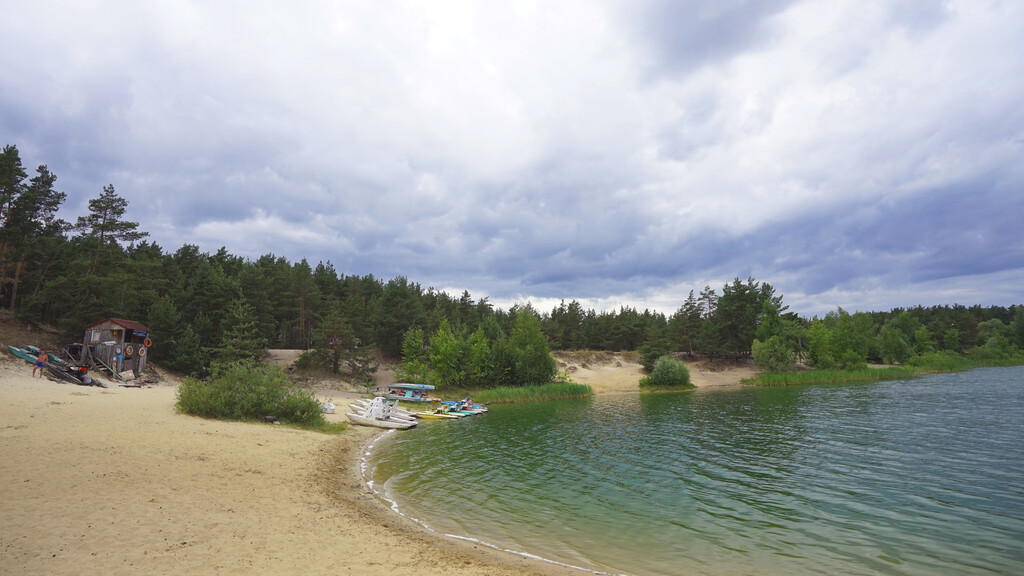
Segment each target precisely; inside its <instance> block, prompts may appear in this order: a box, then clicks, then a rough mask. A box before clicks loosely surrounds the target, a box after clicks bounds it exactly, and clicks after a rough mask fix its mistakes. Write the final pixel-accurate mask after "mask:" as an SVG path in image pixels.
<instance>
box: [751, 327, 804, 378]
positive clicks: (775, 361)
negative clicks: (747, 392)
mask: <svg viewBox="0 0 1024 576" xmlns="http://www.w3.org/2000/svg"><path fill="white" fill-rule="evenodd" d="M750 354H751V356H753V357H754V364H755V365H756V366H757V367H758V368H761V369H762V370H766V371H768V372H773V373H778V372H792V371H793V370H796V362H794V361H793V352H792V351H791V350H790V349H789V346H788V345H787V344H786V341H785V340H784V339H783V338H782V337H781V336H778V335H776V336H772V337H771V338H768V339H767V340H766V341H764V342H761V341H760V340H757V339H755V340H754V343H753V345H752V346H751V353H750Z"/></svg>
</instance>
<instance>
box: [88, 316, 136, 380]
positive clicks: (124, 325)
mask: <svg viewBox="0 0 1024 576" xmlns="http://www.w3.org/2000/svg"><path fill="white" fill-rule="evenodd" d="M148 341H149V328H147V327H145V326H143V325H142V324H140V323H138V322H135V321H133V320H121V319H118V318H107V319H104V320H100V321H99V322H94V323H92V324H90V325H88V326H86V327H85V338H84V340H83V341H82V343H83V344H85V345H86V346H88V347H89V349H90V350H91V351H92V356H93V358H95V359H99V360H102V361H103V363H104V364H106V365H107V366H110V367H111V368H113V369H115V370H116V371H117V372H118V373H121V372H124V371H126V370H131V371H132V372H133V373H134V374H135V375H136V376H138V375H139V374H141V373H142V370H143V369H144V368H145V367H146V352H145V350H146V348H147V347H146V342H148Z"/></svg>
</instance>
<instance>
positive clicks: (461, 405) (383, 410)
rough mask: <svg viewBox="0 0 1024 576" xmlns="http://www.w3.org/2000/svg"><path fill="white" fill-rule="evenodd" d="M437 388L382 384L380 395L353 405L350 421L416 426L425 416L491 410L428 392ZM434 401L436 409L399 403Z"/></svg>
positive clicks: (458, 415) (467, 400) (456, 415)
mask: <svg viewBox="0 0 1024 576" xmlns="http://www.w3.org/2000/svg"><path fill="white" fill-rule="evenodd" d="M433 389H434V387H433V386H431V385H429V384H404V383H399V384H391V385H388V386H378V387H377V392H378V395H377V396H375V397H374V398H373V399H372V400H368V399H362V400H356V401H354V402H352V403H350V404H349V408H351V409H352V412H349V413H346V414H345V417H347V418H348V419H349V420H351V421H353V422H355V423H357V424H362V425H364V426H376V427H378V428H392V429H405V428H412V427H413V426H415V425H416V424H417V423H418V422H419V421H420V420H422V419H454V418H464V417H466V416H474V415H476V414H482V413H484V412H487V408H486V407H484V406H480V405H479V404H474V403H473V401H472V400H471V399H470V398H463V399H462V400H448V401H442V400H440V399H439V398H433V397H430V396H428V395H427V392H428V391H430V390H433ZM399 401H403V402H416V403H433V402H437V403H438V404H437V407H436V408H429V409H426V410H418V411H411V410H406V409H404V408H401V407H399V405H398V402H399Z"/></svg>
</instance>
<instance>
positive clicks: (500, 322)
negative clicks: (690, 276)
mask: <svg viewBox="0 0 1024 576" xmlns="http://www.w3.org/2000/svg"><path fill="white" fill-rule="evenodd" d="M56 182H57V176H56V175H55V174H53V173H52V172H51V171H50V170H49V169H48V168H47V167H46V165H40V166H38V167H37V168H36V171H35V174H34V175H33V176H31V177H29V174H28V172H27V171H26V169H25V168H24V167H23V166H22V162H21V158H20V154H19V152H18V150H17V147H15V146H13V145H8V146H5V147H4V149H3V152H2V154H0V306H2V307H5V308H7V309H9V310H12V311H13V312H14V313H15V314H16V315H17V316H19V317H20V318H23V319H25V320H29V321H32V322H35V323H42V324H47V325H50V326H56V327H57V328H59V329H61V330H62V331H63V332H64V333H65V335H66V337H67V338H68V339H69V340H77V339H79V338H81V330H82V328H83V327H84V326H85V325H86V324H88V323H90V322H93V321H96V320H99V319H102V318H106V317H118V318H126V319H132V320H138V321H140V322H143V323H145V324H146V325H147V326H149V327H150V329H151V331H152V337H153V340H154V342H155V345H154V347H153V348H152V350H151V352H150V353H151V360H153V361H157V362H162V363H164V364H165V365H167V366H169V367H171V368H174V369H178V370H180V371H183V372H186V373H202V371H203V370H204V369H205V368H206V367H208V366H209V365H210V363H211V362H212V361H213V360H215V359H223V360H230V359H233V358H236V357H239V356H243V357H244V356H257V355H259V354H261V353H262V351H264V350H265V349H266V348H267V347H271V348H298V349H303V350H309V351H310V352H309V354H307V355H306V356H305V358H304V362H306V363H308V364H310V365H319V366H324V367H326V368H328V369H331V370H333V371H346V372H349V373H352V374H355V375H357V376H359V377H364V378H365V377H366V376H367V374H369V373H370V372H371V371H372V365H373V361H372V359H371V358H370V351H371V350H377V351H379V352H380V354H382V355H383V357H384V358H387V359H391V360H393V361H397V360H403V361H404V362H403V364H402V366H401V370H403V371H404V374H405V375H406V376H408V377H409V378H419V379H420V380H429V381H432V382H436V383H440V384H442V385H460V386H485V385H497V384H503V385H513V386H515V385H524V384H531V383H542V381H543V380H544V379H548V380H550V379H551V378H552V377H554V375H555V370H554V361H553V360H551V359H550V353H549V351H550V349H555V350H574V349H591V350H640V351H641V352H642V357H643V358H644V362H645V365H646V366H648V367H652V366H653V364H654V361H655V360H656V359H657V358H659V357H661V356H664V355H666V354H670V353H677V354H689V355H701V356H706V357H709V358H723V357H725V358H744V357H754V358H755V360H757V361H758V363H759V364H761V365H762V366H765V367H767V368H770V369H787V368H788V367H790V366H791V365H792V364H793V363H795V362H804V363H806V364H809V365H814V366H821V367H824V366H839V367H842V366H847V365H855V364H857V363H860V362H873V361H878V362H904V361H906V360H907V359H909V358H910V357H912V356H913V355H916V354H921V353H928V352H929V351H945V350H948V351H954V352H957V353H966V352H968V351H973V352H972V353H975V354H981V353H991V354H995V355H999V354H1002V355H1009V356H1013V355H1014V354H1016V353H1018V352H1019V350H1020V349H1021V348H1024V308H1022V307H1020V306H1011V307H1009V308H1005V307H999V306H991V307H980V306H972V307H969V308H968V307H964V306H960V305H953V306H940V307H931V308H923V307H917V308H911V309H896V310H892V311H889V312H857V313H854V314H850V313H848V312H846V311H844V310H842V309H837V310H836V311H835V312H830V313H829V314H827V315H826V316H825V317H823V318H812V319H805V318H801V317H799V316H798V315H797V314H796V313H793V312H790V311H788V307H787V306H786V305H785V304H784V303H783V297H782V296H781V295H779V294H776V291H775V288H774V287H773V286H771V285H770V284H769V283H767V282H759V281H757V280H755V279H753V278H748V279H746V280H740V279H739V278H736V279H734V280H733V281H732V282H730V283H727V284H725V285H723V286H722V288H721V291H720V292H719V291H716V290H715V289H714V288H712V287H711V286H706V287H705V288H704V289H703V290H701V291H700V292H699V293H696V294H695V293H694V292H692V291H691V292H690V294H689V295H688V297H687V298H686V299H685V301H683V302H682V303H681V305H680V307H679V308H678V310H676V311H675V312H674V313H672V314H671V315H668V316H666V315H665V314H663V313H660V312H656V311H651V310H643V311H639V310H637V309H635V308H631V307H628V306H624V307H621V308H619V309H618V310H617V311H595V310H593V309H584V307H583V306H582V305H581V304H580V303H579V302H578V301H576V300H572V301H570V302H568V303H565V302H564V301H563V302H562V303H560V304H559V305H558V306H555V307H554V308H553V309H552V310H551V311H549V312H541V311H538V310H536V309H534V308H533V307H532V306H531V305H530V304H529V303H527V304H521V305H516V306H513V307H512V308H510V309H508V310H503V309H500V308H496V307H495V306H493V305H492V304H491V303H490V302H489V301H488V299H487V298H486V297H483V298H479V299H474V298H473V297H472V295H471V294H470V293H469V292H463V293H462V294H461V295H458V296H452V295H450V294H448V293H446V292H442V291H437V290H435V289H433V288H424V287H423V286H421V285H420V284H418V283H416V282H414V281H411V280H410V279H408V278H406V277H403V276H399V277H396V278H393V279H390V280H383V279H378V278H376V277H374V276H373V275H372V274H371V275H349V274H344V273H340V272H338V271H337V270H336V269H335V268H334V266H333V265H332V264H331V262H330V261H328V262H318V263H317V264H316V265H311V264H310V263H309V262H307V261H306V260H305V259H302V260H299V261H298V262H290V261H289V260H288V259H286V258H284V257H280V256H275V255H273V254H265V255H263V256H260V257H259V258H257V259H255V260H251V259H247V258H242V257H239V256H235V255H233V254H231V253H229V252H228V250H227V248H226V247H222V248H220V249H219V250H217V251H216V252H214V253H208V252H203V251H201V250H200V249H199V247H198V246H195V245H191V244H185V245H183V246H181V247H179V248H177V249H175V250H173V251H168V250H165V249H164V248H163V247H161V246H159V245H158V244H156V243H153V242H150V241H149V240H148V233H147V232H145V231H142V230H140V229H139V224H138V223H136V222H133V221H131V220H130V219H129V218H128V201H127V200H125V199H124V198H122V197H120V196H119V195H118V193H117V192H116V190H115V189H114V186H113V185H107V186H104V187H103V189H102V191H101V192H100V193H99V194H98V195H97V196H96V197H95V198H93V199H91V200H89V203H88V214H87V215H86V216H82V217H79V218H77V220H76V221H75V222H74V223H71V222H67V221H64V220H62V219H61V218H59V217H58V212H59V209H60V207H61V206H62V205H63V203H64V201H65V200H66V195H65V194H64V193H63V192H60V191H58V190H57V187H56ZM979 350H981V352H979ZM985 351H988V352H985Z"/></svg>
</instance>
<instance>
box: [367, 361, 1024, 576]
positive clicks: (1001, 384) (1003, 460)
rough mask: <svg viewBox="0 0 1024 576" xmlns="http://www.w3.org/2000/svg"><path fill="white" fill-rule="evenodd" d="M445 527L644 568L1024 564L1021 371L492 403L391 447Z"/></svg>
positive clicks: (406, 500) (394, 468)
mask: <svg viewBox="0 0 1024 576" xmlns="http://www.w3.org/2000/svg"><path fill="white" fill-rule="evenodd" d="M366 474H367V477H368V478H369V479H370V480H371V481H372V482H373V485H374V488H375V489H376V490H377V491H378V492H379V493H381V494H382V495H383V496H384V497H386V498H388V499H390V500H392V501H394V502H395V503H396V506H397V508H398V509H399V510H400V511H401V513H403V514H406V515H409V516H411V517H414V518H417V519H419V520H421V521H422V522H423V523H424V524H426V525H427V526H428V527H430V528H431V529H433V530H437V531H438V532H442V533H445V534H451V535H456V536H459V537H465V538H472V539H477V540H480V541H482V542H486V543H489V544H492V545H495V546H497V547H499V548H502V549H509V550H515V551H519V552H523V553H528V554H532V555H537V556H540V557H543V558H547V559H550V560H554V561H557V562H562V563H565V564H569V565H572V566H577V567H582V568H586V569H589V570H596V571H603V572H608V573H613V574H614V573H630V574H855V575H856V574H865V575H867V574H885V575H889V574H892V575H904V574H907V575H910V574H921V575H925V574H927V575H932V574H958V575H959V574H964V575H972V574H1004V575H1022V574H1024V368H1020V367H1018V368H987V369H980V370H974V371H971V372H965V373H959V374H942V375H935V376H928V377H925V378H920V379H917V380H910V381H902V382H883V383H873V384H861V385H841V386H802V387H785V388H739V389H734V390H702V391H697V392H694V393H682V394H670V395H664V394H658V395H642V396H641V395H627V396H603V397H598V398H592V399H587V400H578V401H566V402H549V403H541V404H532V405H519V406H495V407H493V408H492V409H491V411H490V413H488V414H485V415H483V416H477V417H471V418H463V419H461V420H457V421H431V422H426V423H424V424H421V425H420V426H419V427H418V429H415V430H412V431H408V432H403V433H396V434H391V435H389V436H388V437H387V439H385V440H382V441H380V442H378V444H377V446H376V448H375V449H374V451H373V454H372V456H371V457H370V459H369V466H368V468H367V470H366Z"/></svg>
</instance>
